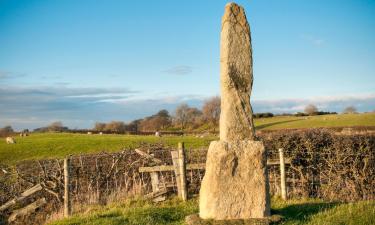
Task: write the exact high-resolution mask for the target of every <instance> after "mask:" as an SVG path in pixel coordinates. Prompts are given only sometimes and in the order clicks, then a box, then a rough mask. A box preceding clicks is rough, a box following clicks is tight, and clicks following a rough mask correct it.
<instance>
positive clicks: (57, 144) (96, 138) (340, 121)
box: [0, 113, 375, 164]
mask: <svg viewBox="0 0 375 225" xmlns="http://www.w3.org/2000/svg"><path fill="white" fill-rule="evenodd" d="M255 124H256V127H257V129H258V130H262V129H265V130H267V129H282V128H311V127H343V126H375V113H367V114H347V115H323V116H312V117H294V116H280V117H273V118H264V119H256V120H255ZM15 138H16V141H17V143H16V144H14V145H8V144H6V143H5V141H0V163H3V164H14V163H16V162H18V161H21V160H28V159H45V158H56V157H58V158H61V157H64V156H67V155H74V154H84V153H94V152H101V151H106V152H114V151H119V150H121V149H127V148H135V147H137V146H139V145H141V144H142V143H144V142H146V143H163V144H165V145H168V146H177V143H178V142H180V141H183V142H185V146H186V147H187V148H198V147H207V146H208V145H209V143H210V141H212V140H214V139H216V138H217V137H214V136H209V137H205V138H199V137H195V136H183V137H178V136H171V137H168V136H165V137H162V138H158V137H154V136H135V135H87V134H68V133H32V134H31V135H30V136H28V137H23V138H21V137H15Z"/></svg>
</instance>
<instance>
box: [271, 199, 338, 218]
mask: <svg viewBox="0 0 375 225" xmlns="http://www.w3.org/2000/svg"><path fill="white" fill-rule="evenodd" d="M339 204H340V203H335V202H331V203H324V202H322V203H303V204H294V205H289V206H286V207H284V208H281V209H278V210H271V214H279V215H281V216H282V217H283V218H284V219H283V221H295V222H306V221H308V220H309V218H310V217H311V216H313V215H315V214H317V213H319V212H321V211H325V210H327V209H331V208H333V207H334V206H337V205H339Z"/></svg>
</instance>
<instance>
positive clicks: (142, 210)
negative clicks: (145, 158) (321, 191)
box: [49, 198, 375, 225]
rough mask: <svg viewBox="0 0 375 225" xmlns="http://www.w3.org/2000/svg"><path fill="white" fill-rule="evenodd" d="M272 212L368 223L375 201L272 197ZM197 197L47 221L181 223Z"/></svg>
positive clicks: (318, 221) (57, 224) (292, 220)
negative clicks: (341, 201) (343, 201)
mask: <svg viewBox="0 0 375 225" xmlns="http://www.w3.org/2000/svg"><path fill="white" fill-rule="evenodd" d="M271 205H272V212H273V214H280V215H282V216H283V217H284V220H283V221H282V222H281V223H280V224H283V225H302V224H308V225H347V224H348V225H355V224H358V225H372V224H375V201H363V202H357V203H330V202H324V201H322V200H319V199H300V200H288V201H283V200H281V199H280V198H273V199H272V204H271ZM198 211H199V209H198V200H197V199H191V200H189V201H187V202H181V201H180V200H178V199H176V198H174V199H171V200H168V201H165V202H163V203H158V204H154V203H152V202H149V201H145V200H142V199H133V200H127V201H125V202H121V203H115V204H111V205H109V206H105V207H94V208H93V209H92V210H87V211H86V213H83V214H79V215H75V216H73V217H71V218H67V219H63V220H59V221H54V222H51V223H50V224H49V225H86V224H87V225H88V224H94V225H96V224H98V225H99V224H109V225H120V224H123V225H159V224H160V225H161V224H163V225H164V224H165V225H167V224H169V225H182V224H184V220H185V217H186V216H187V215H191V214H194V213H198Z"/></svg>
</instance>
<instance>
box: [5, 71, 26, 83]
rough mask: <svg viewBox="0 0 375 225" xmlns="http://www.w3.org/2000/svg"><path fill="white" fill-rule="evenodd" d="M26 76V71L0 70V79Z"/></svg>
mask: <svg viewBox="0 0 375 225" xmlns="http://www.w3.org/2000/svg"><path fill="white" fill-rule="evenodd" d="M25 76H26V74H24V73H15V72H9V71H1V70H0V81H1V80H7V79H15V78H22V77H25Z"/></svg>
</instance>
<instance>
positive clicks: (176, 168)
mask: <svg viewBox="0 0 375 225" xmlns="http://www.w3.org/2000/svg"><path fill="white" fill-rule="evenodd" d="M171 156H172V162H173V170H174V174H175V175H176V184H177V193H178V196H179V197H181V196H182V195H181V178H180V167H179V160H178V151H171Z"/></svg>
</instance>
